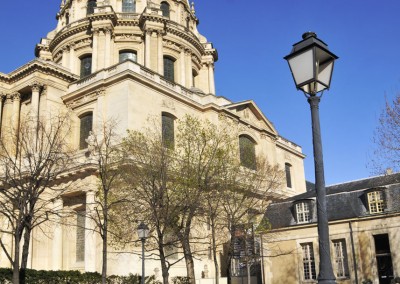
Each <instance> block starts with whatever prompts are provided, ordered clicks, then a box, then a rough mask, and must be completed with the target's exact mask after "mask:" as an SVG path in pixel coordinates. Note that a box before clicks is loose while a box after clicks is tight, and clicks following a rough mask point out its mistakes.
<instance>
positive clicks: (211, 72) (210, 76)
mask: <svg viewBox="0 0 400 284" xmlns="http://www.w3.org/2000/svg"><path fill="white" fill-rule="evenodd" d="M208 84H209V86H210V89H209V92H210V93H211V94H214V95H215V82H214V64H213V63H212V62H210V63H209V64H208Z"/></svg>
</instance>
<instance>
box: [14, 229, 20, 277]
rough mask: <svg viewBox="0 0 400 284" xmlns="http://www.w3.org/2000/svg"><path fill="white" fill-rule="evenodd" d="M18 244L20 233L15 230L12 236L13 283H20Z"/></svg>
mask: <svg viewBox="0 0 400 284" xmlns="http://www.w3.org/2000/svg"><path fill="white" fill-rule="evenodd" d="M19 245H20V233H19V232H18V231H17V232H16V233H15V236H14V263H13V276H12V282H13V284H20V282H19Z"/></svg>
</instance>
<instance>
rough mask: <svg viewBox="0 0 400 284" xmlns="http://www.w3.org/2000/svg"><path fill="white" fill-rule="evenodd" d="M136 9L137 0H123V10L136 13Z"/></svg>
mask: <svg viewBox="0 0 400 284" xmlns="http://www.w3.org/2000/svg"><path fill="white" fill-rule="evenodd" d="M135 11H136V2H135V0H122V12H124V13H134V12H135Z"/></svg>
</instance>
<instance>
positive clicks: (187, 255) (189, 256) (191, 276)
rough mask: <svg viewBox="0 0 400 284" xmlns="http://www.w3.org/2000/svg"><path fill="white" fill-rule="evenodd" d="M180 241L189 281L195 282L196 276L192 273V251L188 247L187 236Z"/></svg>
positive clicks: (192, 283) (191, 283) (194, 283)
mask: <svg viewBox="0 0 400 284" xmlns="http://www.w3.org/2000/svg"><path fill="white" fill-rule="evenodd" d="M181 242H182V248H183V254H184V256H185V263H186V270H187V277H188V278H189V283H190V284H196V277H195V275H194V261H193V256H192V251H191V249H190V244H189V238H188V237H187V236H186V237H184V238H183V240H182V241H181Z"/></svg>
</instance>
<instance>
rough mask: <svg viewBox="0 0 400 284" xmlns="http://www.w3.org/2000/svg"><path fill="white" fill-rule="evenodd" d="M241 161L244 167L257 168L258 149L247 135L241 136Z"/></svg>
mask: <svg viewBox="0 0 400 284" xmlns="http://www.w3.org/2000/svg"><path fill="white" fill-rule="evenodd" d="M239 149H240V163H241V164H242V166H243V167H246V168H249V169H252V170H255V169H256V168H257V166H256V149H255V143H254V142H253V141H252V140H251V139H250V138H249V137H247V136H244V135H241V136H239Z"/></svg>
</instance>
